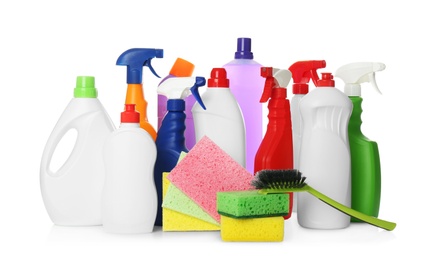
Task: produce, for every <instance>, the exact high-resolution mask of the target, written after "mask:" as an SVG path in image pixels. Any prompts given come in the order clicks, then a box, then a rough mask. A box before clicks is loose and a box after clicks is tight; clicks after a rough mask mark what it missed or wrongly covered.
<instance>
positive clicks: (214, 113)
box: [192, 68, 246, 167]
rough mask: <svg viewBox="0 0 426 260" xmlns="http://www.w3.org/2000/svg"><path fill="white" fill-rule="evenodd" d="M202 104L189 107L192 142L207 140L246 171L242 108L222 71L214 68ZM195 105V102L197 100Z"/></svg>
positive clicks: (223, 70) (197, 103)
mask: <svg viewBox="0 0 426 260" xmlns="http://www.w3.org/2000/svg"><path fill="white" fill-rule="evenodd" d="M201 100H202V103H204V106H205V108H203V107H202V105H201V104H200V103H199V102H196V103H195V104H194V106H193V107H192V115H193V117H194V126H195V140H196V142H198V141H199V140H200V139H201V138H202V137H203V136H205V135H206V136H207V137H209V138H210V139H211V140H212V141H213V142H214V143H216V144H217V145H218V146H219V147H220V148H222V150H224V151H225V152H226V153H227V154H228V155H230V156H231V157H232V158H233V159H234V160H235V161H236V162H238V163H239V164H240V165H241V166H243V167H246V129H245V125H244V118H243V114H242V112H241V108H240V106H239V104H238V102H237V100H236V99H235V97H234V95H233V94H232V92H231V90H230V89H229V80H228V78H227V76H226V70H225V69H224V68H213V69H212V71H211V74H210V78H209V79H208V81H207V89H206V91H205V92H204V93H203V95H201ZM197 101H198V100H197Z"/></svg>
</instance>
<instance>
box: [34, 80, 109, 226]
mask: <svg viewBox="0 0 426 260" xmlns="http://www.w3.org/2000/svg"><path fill="white" fill-rule="evenodd" d="M97 97H98V92H97V89H96V88H95V78H94V77H91V76H78V77H77V84H76V87H75V89H74V98H73V99H71V101H70V102H69V104H68V106H67V107H66V108H65V110H64V112H63V113H62V115H61V117H60V118H59V120H58V122H57V123H56V126H55V127H54V129H53V131H52V133H51V134H50V136H49V139H48V140H47V143H46V146H45V148H44V151H43V156H42V159H41V167H40V185H41V194H42V197H43V201H44V205H45V207H46V210H47V213H48V214H49V217H50V219H51V220H52V222H53V223H55V224H56V225H62V226H91V225H101V224H102V219H101V199H102V187H103V184H104V179H105V168H104V164H103V161H102V147H103V145H104V141H105V139H106V138H107V136H108V135H109V134H110V133H111V132H112V131H113V130H114V129H115V126H114V124H113V122H112V120H111V119H110V117H109V115H108V114H107V112H106V110H105V108H104V107H103V105H102V104H101V102H100V101H99V99H98V98H97ZM73 130H76V131H77V138H76V140H75V143H74V148H73V150H72V152H71V153H70V155H69V157H68V159H67V160H66V161H65V163H64V164H63V165H62V166H61V167H60V168H59V169H58V170H57V171H55V172H54V171H52V169H51V168H52V167H51V162H52V157H53V156H54V155H55V154H56V147H57V146H58V144H59V142H60V141H61V140H62V139H63V138H64V137H65V136H66V134H67V133H69V131H73Z"/></svg>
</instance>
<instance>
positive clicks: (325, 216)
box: [297, 73, 352, 229]
mask: <svg viewBox="0 0 426 260" xmlns="http://www.w3.org/2000/svg"><path fill="white" fill-rule="evenodd" d="M299 108H300V113H301V116H302V120H303V124H304V125H303V132H302V142H301V147H300V162H299V163H300V164H299V168H300V172H301V173H302V174H303V175H304V176H305V177H306V181H307V183H309V185H310V186H312V187H314V188H315V189H317V190H318V191H320V192H322V193H324V194H325V195H327V196H329V197H331V198H333V199H334V200H336V201H338V202H340V203H341V204H343V205H346V206H348V207H350V206H351V161H350V151H349V140H348V123H349V118H350V116H351V113H352V102H351V101H350V99H349V98H348V96H347V95H345V94H344V93H343V92H342V91H340V90H339V89H336V88H335V87H334V80H333V75H332V74H331V73H322V79H320V80H318V85H317V88H316V89H314V90H313V91H311V92H309V93H308V94H306V96H305V97H304V98H303V99H301V100H300V104H299ZM297 203H298V205H297V218H298V222H299V224H300V225H301V226H303V227H306V228H313V229H340V228H345V227H347V226H349V224H350V217H349V216H348V215H346V214H344V213H342V212H340V211H338V210H336V209H334V208H332V207H330V206H329V205H327V204H326V203H324V202H322V201H321V200H318V199H317V198H315V197H314V196H312V195H310V194H309V193H306V192H302V193H299V194H298V199H297Z"/></svg>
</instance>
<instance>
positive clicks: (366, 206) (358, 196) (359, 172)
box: [335, 62, 386, 222]
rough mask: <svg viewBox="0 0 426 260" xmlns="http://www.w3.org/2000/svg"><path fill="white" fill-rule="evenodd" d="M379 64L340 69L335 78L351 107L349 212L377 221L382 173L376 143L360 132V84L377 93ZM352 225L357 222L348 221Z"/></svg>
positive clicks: (350, 65) (365, 63)
mask: <svg viewBox="0 0 426 260" xmlns="http://www.w3.org/2000/svg"><path fill="white" fill-rule="evenodd" d="M385 67H386V66H385V64H383V63H378V62H355V63H350V64H347V65H344V66H342V67H340V68H339V69H338V70H337V71H336V73H335V75H336V77H339V78H341V79H342V80H343V81H344V82H345V88H344V92H345V94H346V95H348V96H349V98H350V100H351V101H352V103H353V111H352V115H351V118H350V120H349V144H350V151H351V176H352V202H351V205H352V208H353V209H355V210H357V211H360V212H362V213H364V214H367V215H369V216H373V217H377V216H378V215H379V208H380V192H381V172H380V156H379V148H378V146H377V143H376V142H374V141H371V140H370V139H368V138H367V137H366V136H364V134H363V133H362V132H361V124H362V120H361V113H362V107H361V105H362V100H363V99H362V97H361V83H365V82H367V83H371V85H372V86H373V87H374V88H375V89H376V90H377V91H378V92H379V93H380V90H379V88H378V87H377V84H376V80H375V72H377V71H382V70H384V69H385ZM351 221H352V222H360V220H358V219H356V218H351Z"/></svg>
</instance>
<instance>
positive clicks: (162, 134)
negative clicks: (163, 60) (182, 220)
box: [154, 77, 206, 226]
mask: <svg viewBox="0 0 426 260" xmlns="http://www.w3.org/2000/svg"><path fill="white" fill-rule="evenodd" d="M205 84H206V79H205V78H204V77H175V78H169V79H167V80H165V81H163V82H162V83H161V84H160V85H159V86H158V88H157V92H158V94H161V95H164V96H166V97H167V113H166V115H165V116H164V119H163V121H162V123H161V126H160V128H159V129H158V133H157V140H156V142H155V144H156V146H157V160H156V162H155V166H154V181H155V187H156V188H157V196H158V207H157V217H156V219H155V225H156V226H162V225H163V218H162V216H163V210H162V207H161V205H162V200H163V187H162V182H163V173H164V172H170V171H171V170H172V169H173V168H174V167H175V166H176V164H177V162H178V160H179V156H180V154H181V152H186V153H187V152H188V148H187V147H186V145H185V128H186V127H185V119H186V115H185V108H186V106H185V100H184V99H185V98H186V97H188V96H189V95H190V94H192V95H193V96H194V97H195V99H196V100H197V101H198V102H199V103H200V104H202V101H201V98H200V95H199V93H198V88H199V87H201V86H204V85H205ZM203 106H204V105H203Z"/></svg>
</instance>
